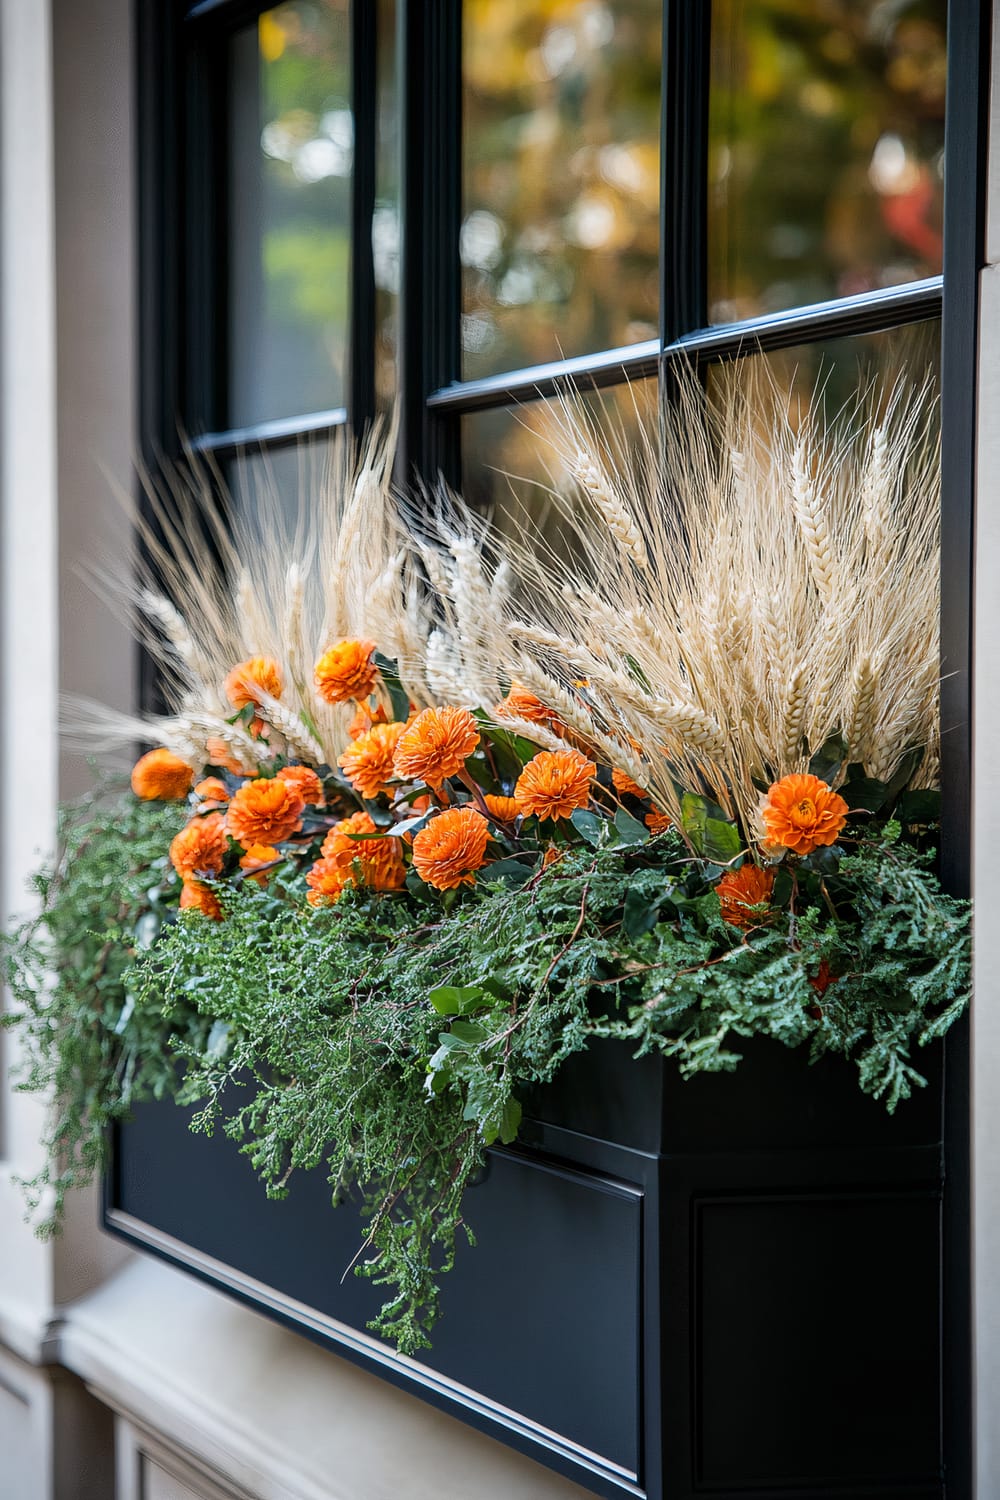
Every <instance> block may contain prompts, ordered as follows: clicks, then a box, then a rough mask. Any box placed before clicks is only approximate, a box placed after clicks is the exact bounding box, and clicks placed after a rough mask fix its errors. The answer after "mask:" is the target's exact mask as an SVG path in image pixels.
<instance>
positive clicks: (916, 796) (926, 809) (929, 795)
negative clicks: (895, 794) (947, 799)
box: [896, 789, 941, 823]
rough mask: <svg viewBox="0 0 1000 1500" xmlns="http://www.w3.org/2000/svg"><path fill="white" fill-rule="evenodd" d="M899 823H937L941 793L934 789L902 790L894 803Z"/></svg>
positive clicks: (939, 813)
mask: <svg viewBox="0 0 1000 1500" xmlns="http://www.w3.org/2000/svg"><path fill="white" fill-rule="evenodd" d="M896 817H897V818H898V819H899V821H900V822H901V823H937V822H938V821H939V820H940V817H941V793H940V792H939V791H937V790H936V789H934V790H931V789H927V790H921V791H917V792H904V793H903V795H902V796H901V797H900V799H899V801H898V802H897V803H896Z"/></svg>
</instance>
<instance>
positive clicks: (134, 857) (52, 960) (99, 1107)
mask: <svg viewBox="0 0 1000 1500" xmlns="http://www.w3.org/2000/svg"><path fill="white" fill-rule="evenodd" d="M185 816H186V808H185V807H184V806H183V805H182V804H177V803H162V802H139V801H138V800H137V799H136V798H134V797H131V796H129V797H121V796H120V795H112V794H111V793H110V791H109V789H108V788H105V789H104V791H103V792H99V793H97V794H95V795H92V796H90V797H88V798H86V799H85V800H82V801H81V802H79V803H77V804H74V805H72V806H70V807H68V808H66V809H65V810H64V811H63V813H62V815H61V818H60V825H59V852H58V856H57V859H56V861H55V863H54V865H52V866H51V867H49V868H46V869H44V870H42V871H41V872H40V873H39V874H38V875H37V876H36V877H35V880H34V882H33V885H34V889H35V893H36V895H37V897H38V898H39V901H40V912H39V914H38V915H37V916H36V917H34V918H33V919H32V920H30V921H27V922H25V923H24V924H23V925H22V926H21V927H19V928H18V929H16V930H15V931H12V932H10V933H6V934H0V959H2V962H3V973H4V978H5V980H6V983H7V985H8V987H9V990H10V993H11V998H12V1000H13V1007H12V1009H11V1010H10V1011H9V1012H8V1013H7V1014H6V1015H3V1016H0V1025H3V1026H7V1027H10V1026H15V1025H16V1026H17V1027H18V1031H19V1033H20V1039H21V1046H22V1055H23V1058H24V1065H23V1068H22V1071H21V1074H20V1078H19V1087H20V1088H21V1089H22V1090H27V1091H40V1092H42V1093H44V1094H45V1095H46V1097H47V1098H48V1099H49V1100H50V1102H51V1115H50V1118H49V1122H48V1128H47V1134H46V1138H45V1145H46V1147H47V1149H48V1164H47V1165H46V1167H45V1168H44V1169H43V1170H42V1171H41V1172H40V1173H39V1175H38V1176H37V1177H35V1178H34V1179H32V1180H31V1181H30V1182H28V1183H25V1184H24V1186H25V1188H26V1189H27V1194H28V1202H29V1205H30V1207H31V1208H32V1209H36V1208H38V1207H39V1205H43V1207H44V1214H45V1217H44V1219H43V1220H42V1222H41V1224H40V1232H41V1233H43V1234H48V1233H51V1232H52V1230H53V1229H54V1228H55V1227H56V1226H57V1224H58V1222H59V1219H60V1217H61V1214H62V1209H63V1201H64V1198H65V1195H66V1192H67V1190H68V1189H69V1188H70V1187H72V1186H74V1185H77V1184H80V1183H83V1182H86V1181H88V1180H89V1179H90V1178H91V1177H92V1176H93V1174H94V1172H95V1171H96V1170H98V1169H99V1168H100V1167H101V1166H102V1165H103V1162H104V1158H105V1151H106V1139H107V1134H106V1132H107V1126H108V1124H109V1123H110V1122H111V1121H112V1120H114V1119H117V1118H119V1117H120V1116H121V1115H123V1114H125V1113H127V1111H128V1108H129V1105H130V1104H131V1102H132V1100H133V1099H135V1098H138V1097H140V1096H141V1095H155V1096H158V1097H159V1096H162V1095H163V1094H166V1093H170V1092H171V1091H172V1090H173V1088H174V1062H173V1058H172V1055H171V1053H170V1049H169V1046H168V1041H169V1035H170V1032H169V1029H168V1028H166V1027H165V1025H164V1020H163V1016H162V1014H161V1013H160V1012H159V1011H155V1012H149V1011H145V1010H143V1008H142V1006H141V1005H137V1004H136V999H135V995H134V993H133V992H132V991H131V990H130V989H129V987H128V985H127V982H126V978H125V975H126V971H127V970H128V968H129V966H130V964H131V963H132V961H133V959H134V957H135V954H136V952H137V951H139V949H140V947H142V946H145V945H148V944H150V943H152V942H154V941H155V939H156V936H157V934H158V932H159V930H160V926H161V924H162V923H163V921H164V920H172V915H171V906H173V907H176V904H177V892H178V891H179V885H178V884H177V883H176V882H175V880H174V877H173V871H172V870H171V869H170V867H169V864H168V863H167V858H166V848H167V845H168V844H169V841H170V839H171V838H172V837H173V835H174V834H175V833H176V832H177V830H178V829H179V828H180V827H181V825H182V824H183V822H184V820H185ZM164 882H165V883H164ZM171 896H172V902H171V899H170V898H171ZM177 1024H178V1025H179V1026H181V1027H182V1028H184V1027H191V1028H193V1030H194V1031H196V1032H199V1033H200V1031H201V1030H202V1029H203V1023H202V1022H201V1021H200V1019H199V1018H198V1017H197V1016H196V1014H195V1013H194V1012H191V1013H190V1014H188V1015H187V1016H186V1017H184V1018H183V1019H182V1018H181V1017H180V1015H178V1021H177Z"/></svg>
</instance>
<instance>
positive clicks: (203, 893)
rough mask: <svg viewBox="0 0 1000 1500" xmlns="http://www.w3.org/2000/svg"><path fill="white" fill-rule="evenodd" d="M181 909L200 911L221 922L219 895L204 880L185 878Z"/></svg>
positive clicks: (182, 888) (214, 920)
mask: <svg viewBox="0 0 1000 1500" xmlns="http://www.w3.org/2000/svg"><path fill="white" fill-rule="evenodd" d="M180 908H181V911H200V912H203V913H204V915H205V916H206V917H211V919H212V921H213V922H221V921H222V917H223V911H222V905H221V903H220V901H219V898H218V896H217V895H216V894H215V892H214V891H213V890H212V889H211V887H210V886H207V885H206V884H205V883H204V881H202V880H185V881H184V884H183V885H182V886H181V899H180Z"/></svg>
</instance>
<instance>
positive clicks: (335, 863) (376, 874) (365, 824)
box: [306, 812, 406, 906]
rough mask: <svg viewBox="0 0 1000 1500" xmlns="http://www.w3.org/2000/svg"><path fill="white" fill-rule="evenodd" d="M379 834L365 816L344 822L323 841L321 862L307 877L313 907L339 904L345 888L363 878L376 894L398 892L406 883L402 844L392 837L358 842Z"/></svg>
mask: <svg viewBox="0 0 1000 1500" xmlns="http://www.w3.org/2000/svg"><path fill="white" fill-rule="evenodd" d="M378 832H379V830H378V828H377V827H376V825H375V823H374V821H373V820H372V818H371V817H370V816H369V815H368V813H366V812H356V813H353V814H352V815H351V817H349V818H342V819H341V820H340V822H339V823H337V824H335V825H334V827H333V828H331V829H330V832H329V833H328V834H327V836H326V838H325V839H324V840H323V848H322V851H321V858H320V859H318V860H317V861H316V863H315V864H314V865H313V867H312V869H311V870H309V871H308V873H307V875H306V883H307V885H308V886H309V887H310V893H309V898H308V899H309V901H310V902H311V903H312V904H313V906H316V905H319V904H320V903H322V902H325V901H329V900H336V898H337V897H338V896H339V895H340V893H341V891H342V890H343V889H344V886H345V885H347V884H348V883H349V882H351V881H354V880H355V879H358V878H360V881H361V883H362V884H363V885H367V886H370V887H371V889H372V890H375V891H398V890H399V889H400V887H401V886H402V885H403V883H404V881H405V880H406V866H405V865H404V864H403V859H402V855H401V853H400V847H399V841H398V840H397V839H395V838H392V837H391V836H389V835H383V836H382V837H381V838H371V837H369V838H359V837H358V835H359V834H369V835H370V834H377V833H378Z"/></svg>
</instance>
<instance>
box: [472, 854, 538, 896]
mask: <svg viewBox="0 0 1000 1500" xmlns="http://www.w3.org/2000/svg"><path fill="white" fill-rule="evenodd" d="M537 863H538V861H537V859H532V861H531V863H530V864H525V862H524V861H523V860H522V859H518V858H517V856H516V855H511V857H510V858H509V859H497V860H494V862H493V864H491V865H484V866H483V868H482V869H481V870H479V871H478V872H477V874H476V884H477V885H494V884H496V883H497V882H499V883H500V884H501V885H504V886H506V887H507V889H508V890H509V891H515V890H517V888H518V887H519V886H522V885H523V884H524V882H525V881H526V880H528V879H530V877H531V875H532V872H533V871H534V867H535V865H536V864H537Z"/></svg>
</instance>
